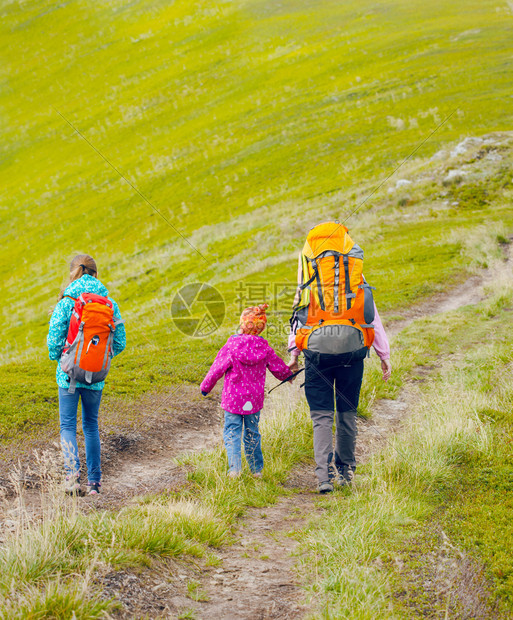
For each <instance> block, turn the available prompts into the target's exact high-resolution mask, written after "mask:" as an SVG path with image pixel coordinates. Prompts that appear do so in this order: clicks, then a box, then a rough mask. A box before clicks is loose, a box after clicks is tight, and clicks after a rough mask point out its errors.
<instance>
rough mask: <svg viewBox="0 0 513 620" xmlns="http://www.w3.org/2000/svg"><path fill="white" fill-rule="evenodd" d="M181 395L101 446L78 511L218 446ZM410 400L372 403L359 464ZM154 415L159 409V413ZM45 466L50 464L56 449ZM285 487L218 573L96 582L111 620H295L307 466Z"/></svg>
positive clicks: (167, 483)
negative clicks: (94, 485)
mask: <svg viewBox="0 0 513 620" xmlns="http://www.w3.org/2000/svg"><path fill="white" fill-rule="evenodd" d="M503 268H504V271H505V273H509V272H510V270H511V263H510V261H509V260H508V261H507V262H505V263H504V265H503ZM496 277H497V271H496V270H495V271H494V272H493V273H491V272H488V271H485V272H483V274H481V275H475V276H472V277H471V278H469V279H468V280H467V281H466V282H465V283H463V284H461V285H459V286H456V287H455V288H453V289H452V290H451V291H449V292H448V293H444V294H440V295H436V296H434V297H432V298H431V299H429V300H428V301H426V302H424V303H422V304H420V305H418V306H415V307H412V308H411V309H409V310H407V311H406V312H404V313H403V318H402V319H401V320H399V321H395V322H393V323H391V324H390V325H389V326H388V333H389V334H390V335H392V336H393V335H396V334H397V333H399V332H400V331H401V330H402V329H404V328H405V327H406V326H407V325H409V324H410V323H412V322H413V321H414V320H415V319H417V318H419V317H422V316H427V315H432V314H436V313H440V312H447V311H449V310H454V309H457V308H459V307H462V306H464V305H467V304H472V303H477V302H478V301H479V300H480V299H482V297H483V296H484V288H485V287H486V286H487V285H488V284H490V283H491V282H492V280H493V279H495V278H496ZM429 371H430V369H425V372H427V373H429ZM297 389H298V388H297ZM188 391H189V388H184V392H182V393H181V394H179V393H177V394H174V395H173V398H172V399H171V400H172V405H171V404H169V405H168V409H167V410H166V409H165V408H164V411H159V413H158V414H155V415H149V416H146V417H144V414H145V412H146V413H147V411H152V410H153V409H155V402H153V403H152V402H148V403H146V404H143V406H142V412H141V413H142V417H143V418H144V419H145V423H144V428H139V429H138V430H137V431H134V432H132V433H129V434H125V435H123V434H122V433H120V434H119V435H115V436H113V437H111V438H110V439H109V438H107V440H106V443H107V450H106V451H105V454H106V457H107V458H106V459H105V461H106V466H105V475H104V482H103V493H102V495H101V497H100V498H95V499H94V500H93V498H84V506H88V505H90V504H91V503H92V501H94V506H95V507H97V508H100V509H103V508H114V507H119V506H122V505H124V504H127V503H129V502H130V501H131V498H132V497H133V496H134V495H141V494H144V493H157V492H162V491H163V490H165V489H170V488H171V489H172V488H178V487H180V486H182V485H183V484H185V482H186V473H185V472H184V470H183V468H181V467H179V466H178V465H177V464H176V463H175V461H174V458H175V457H177V456H179V455H182V454H183V453H184V452H189V451H197V450H201V449H204V448H211V447H213V446H215V445H216V444H217V443H218V442H219V441H220V437H221V433H220V430H221V419H220V412H219V410H218V407H217V404H216V402H214V401H212V400H208V399H206V400H199V399H197V397H192V395H191V394H188V393H187V392H188ZM412 394H413V390H412V389H411V388H409V387H408V386H406V387H405V388H404V389H403V391H402V392H401V394H400V395H399V398H398V399H396V400H380V401H377V402H376V403H375V404H374V406H373V417H372V419H371V420H368V421H365V420H359V438H358V444H357V457H358V460H359V462H360V463H363V462H365V461H367V460H368V459H369V458H370V457H371V456H372V455H373V454H375V453H376V452H377V451H378V450H380V449H381V448H382V447H383V445H384V444H385V443H386V441H387V437H389V436H390V435H391V434H392V433H394V432H396V431H397V429H398V428H399V427H400V425H401V421H402V420H403V419H404V418H405V416H407V414H408V410H409V399H410V398H412ZM154 398H156V397H154ZM159 398H160V399H162V396H160V397H159ZM168 400H169V399H168ZM157 409H159V410H161V409H162V407H161V406H160V405H159V406H158V407H157ZM109 442H110V443H109ZM52 458H58V448H57V447H55V450H54V454H53V457H52ZM286 486H288V487H290V488H294V489H295V490H296V492H295V493H294V494H292V495H291V496H286V497H284V498H283V499H281V500H280V501H278V502H277V503H276V504H275V505H273V506H269V507H266V508H265V509H250V510H249V511H248V512H247V513H246V515H245V516H244V517H243V518H242V519H241V523H240V528H239V530H238V533H237V535H236V542H235V544H233V545H231V546H228V547H226V548H224V549H222V550H221V551H220V552H219V555H220V557H221V559H222V563H221V565H220V566H219V567H217V568H214V567H208V568H207V567H205V566H201V567H198V566H193V565H191V564H190V563H189V564H188V563H187V562H182V563H180V562H174V563H170V562H167V563H166V562H163V563H162V564H161V568H160V570H157V569H156V568H153V569H152V570H151V571H143V572H142V573H141V572H139V573H137V574H136V573H131V572H130V571H121V572H119V571H113V572H112V573H110V574H109V575H107V576H105V577H104V578H102V586H103V589H104V591H105V594H106V595H108V596H112V595H114V596H116V597H117V598H119V600H120V601H121V602H122V605H123V607H122V609H121V610H120V611H119V612H117V614H116V615H117V616H118V617H120V618H138V617H141V616H143V615H145V614H148V615H149V617H155V618H156V617H165V618H176V617H177V615H178V613H179V612H180V611H181V610H182V611H183V610H184V609H186V608H193V609H195V613H196V617H198V618H219V619H232V618H237V619H247V620H250V619H251V620H257V619H261V620H264V619H271V618H276V619H278V618H279V619H288V618H301V617H304V616H305V614H306V612H307V607H306V606H305V604H304V591H303V589H302V587H301V585H300V583H299V581H298V579H297V578H296V576H295V572H294V564H295V560H294V557H292V555H291V554H292V553H293V552H294V551H295V548H296V545H297V543H296V542H295V540H294V539H293V538H291V537H290V536H288V534H289V533H290V532H292V531H293V530H295V529H298V528H301V527H304V525H305V524H306V522H307V520H308V519H309V518H310V517H311V516H312V514H314V513H315V512H316V511H317V510H320V508H319V507H318V506H317V502H316V498H318V495H317V494H316V493H315V492H314V490H315V488H316V482H315V477H314V474H313V466H310V467H307V468H304V467H303V468H298V469H296V470H295V471H294V472H292V473H291V475H290V477H289V480H288V483H287V485H286ZM297 491H299V492H297ZM39 495H40V494H39V492H38V491H36V490H32V491H30V490H29V491H25V493H24V502H25V506H26V508H27V509H28V510H29V511H32V512H33V513H34V514H37V511H38V506H39V505H40V497H39ZM17 510H18V505H17V503H16V502H12V500H11V501H10V502H7V503H6V502H4V510H3V519H0V525H2V526H3V527H4V528H9V527H10V525H9V523H10V522H12V520H13V519H15V518H16V513H17ZM0 535H1V534H0ZM171 564H172V566H171ZM191 579H197V580H198V581H200V582H201V587H202V589H203V590H204V591H205V594H206V596H205V598H208V600H206V601H204V602H198V601H193V600H191V599H190V598H187V597H186V583H187V581H188V580H191Z"/></svg>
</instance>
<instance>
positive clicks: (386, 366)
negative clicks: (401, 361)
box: [381, 359, 392, 381]
mask: <svg viewBox="0 0 513 620" xmlns="http://www.w3.org/2000/svg"><path fill="white" fill-rule="evenodd" d="M381 370H382V371H383V381H388V380H389V379H390V375H391V374H392V364H391V363H390V360H389V359H388V360H381Z"/></svg>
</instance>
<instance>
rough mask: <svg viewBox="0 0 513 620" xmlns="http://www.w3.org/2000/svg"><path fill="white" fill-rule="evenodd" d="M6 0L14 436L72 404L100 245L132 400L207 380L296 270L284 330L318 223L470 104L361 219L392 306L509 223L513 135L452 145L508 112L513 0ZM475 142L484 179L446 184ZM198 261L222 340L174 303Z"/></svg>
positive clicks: (6, 241) (7, 400)
mask: <svg viewBox="0 0 513 620" xmlns="http://www.w3.org/2000/svg"><path fill="white" fill-rule="evenodd" d="M0 11H1V13H2V38H1V39H0V47H1V50H2V57H3V58H4V63H3V65H2V74H1V78H2V89H1V90H0V107H1V109H2V123H1V125H0V130H1V131H2V137H3V147H2V155H1V158H0V181H1V183H2V187H3V199H2V202H1V206H0V219H1V221H2V233H1V234H2V235H3V236H2V244H1V249H0V274H1V275H2V278H0V292H1V296H2V299H3V300H4V301H3V306H4V322H3V339H2V347H1V353H2V355H1V360H2V362H3V365H2V366H1V367H0V374H1V377H2V382H1V383H2V386H3V388H2V391H1V396H2V398H0V402H2V410H1V411H0V425H1V432H2V435H6V436H13V435H16V434H18V435H19V434H20V431H21V432H23V433H25V432H26V431H27V428H28V427H29V426H30V425H32V424H36V425H39V424H45V423H47V422H48V420H50V419H51V418H52V417H53V416H54V415H55V414H54V410H55V403H54V401H53V400H52V399H53V398H54V396H52V395H51V390H52V385H53V379H52V367H53V366H52V364H49V363H48V362H47V361H45V357H46V353H45V349H44V344H43V340H44V336H45V333H46V329H47V311H48V309H49V307H51V305H52V304H53V303H54V300H55V296H56V294H57V291H58V288H59V286H60V284H61V283H63V281H64V278H65V276H66V261H67V260H68V259H69V257H70V256H71V255H73V253H75V252H76V251H87V252H89V253H91V254H93V255H94V256H95V257H96V259H97V261H98V264H99V266H100V267H99V269H100V277H101V278H102V280H103V281H104V282H105V283H106V284H107V286H108V287H109V289H110V290H111V293H112V295H113V296H114V297H115V298H116V299H117V300H118V301H119V303H120V306H121V309H122V312H123V315H124V318H125V320H126V325H127V330H128V336H129V345H128V349H127V351H126V352H125V353H124V354H123V356H122V357H120V358H118V359H117V360H116V365H115V368H114V369H113V371H112V373H111V377H110V379H109V383H108V388H107V390H106V396H107V397H108V394H109V393H115V394H118V395H123V396H125V397H128V398H135V397H137V396H138V395H140V394H143V393H146V392H148V391H152V390H158V389H161V388H162V387H165V386H167V385H169V384H174V383H179V382H181V381H184V380H185V381H192V382H196V381H198V380H199V379H200V377H201V376H202V374H203V373H204V372H205V370H206V368H207V367H208V363H209V362H210V360H211V358H212V357H213V355H214V353H215V351H216V349H217V348H218V347H219V345H220V344H221V343H222V341H223V340H224V338H225V337H226V335H227V334H228V333H230V331H231V330H233V328H234V326H235V325H236V321H237V315H238V311H239V307H238V306H239V303H238V302H237V301H236V297H237V294H236V290H237V286H238V283H239V282H240V281H243V282H246V283H248V282H249V283H252V282H256V281H260V282H266V283H267V284H268V286H269V290H270V289H271V288H272V287H273V286H275V285H278V284H279V285H280V286H281V284H284V283H285V284H286V285H287V286H288V289H289V291H288V292H287V293H285V294H284V295H283V296H282V298H281V299H280V300H279V303H278V302H277V301H276V300H274V299H271V301H272V302H273V303H272V306H271V310H272V311H275V312H276V316H275V322H276V323H277V324H278V326H285V325H286V318H287V317H286V314H287V313H288V309H289V308H290V306H291V303H292V297H293V291H292V288H293V284H294V279H295V272H296V262H295V258H294V256H295V255H296V253H297V251H298V249H299V247H300V246H301V244H302V239H303V238H304V235H305V232H306V230H307V229H308V227H309V226H311V225H312V224H313V223H315V222H316V221H318V220H319V219H323V218H325V217H342V218H343V217H344V216H345V215H347V214H349V213H351V212H352V211H353V210H354V209H355V208H356V207H358V205H360V204H361V203H362V201H363V200H364V199H365V198H366V197H367V196H368V195H369V193H370V192H371V191H372V189H373V188H375V187H376V186H377V184H378V183H379V182H380V181H381V180H383V179H384V178H385V177H386V176H387V175H388V174H389V173H391V172H392V171H393V170H394V169H395V168H396V167H397V165H398V163H399V162H401V161H402V160H403V159H404V158H405V157H406V156H408V155H409V154H410V153H412V151H413V150H414V149H415V148H416V147H417V146H419V144H420V143H421V142H422V141H423V140H424V139H425V138H426V137H427V136H428V135H429V134H430V133H431V132H432V131H433V129H434V128H435V127H437V125H438V124H439V123H440V122H441V121H442V120H443V119H444V118H445V117H446V116H447V115H448V114H450V113H451V112H453V111H454V110H455V109H456V108H458V109H457V111H456V112H455V113H454V114H453V115H452V116H451V118H450V120H448V121H447V122H446V123H445V124H444V125H443V126H441V127H440V129H439V130H438V131H437V132H436V133H435V134H433V135H432V136H431V138H430V139H429V140H428V141H427V142H426V143H425V144H424V145H423V146H422V147H421V148H420V150H418V151H417V152H416V153H415V158H417V159H415V160H414V161H413V162H408V163H407V164H406V165H405V166H404V167H403V168H402V170H401V172H400V173H398V175H400V176H404V175H406V177H407V178H411V180H413V181H414V184H413V186H412V187H411V188H408V191H406V190H401V191H400V192H393V193H392V194H391V195H390V194H388V193H387V192H386V191H385V190H387V189H388V188H389V187H390V184H392V185H393V183H394V182H395V179H396V178H397V176H396V177H395V178H394V179H392V180H391V181H390V183H388V184H386V185H385V186H384V187H383V188H382V189H380V190H379V191H378V192H377V193H375V194H373V195H372V196H371V198H370V199H369V200H367V201H366V202H365V203H364V204H363V205H362V206H361V208H360V209H359V210H358V211H357V212H356V213H355V214H354V215H353V216H352V217H351V219H350V221H349V225H350V228H351V230H352V232H354V236H355V238H356V239H357V240H358V242H360V244H361V245H363V246H364V249H365V250H366V256H367V262H366V264H367V267H366V273H367V275H368V277H369V279H370V280H372V283H373V284H374V285H376V286H377V289H378V291H377V300H378V303H379V305H380V308H382V309H383V310H388V309H389V310H393V309H395V310H399V311H400V308H401V307H403V306H404V305H405V304H406V305H407V304H409V303H411V302H413V301H414V300H416V299H419V298H422V297H425V296H427V295H429V294H430V293H431V292H433V291H435V290H439V289H441V288H442V289H443V288H445V287H446V286H448V285H449V284H450V283H451V282H453V281H454V280H455V279H458V278H459V277H461V273H462V272H464V271H465V270H466V269H467V268H468V266H469V265H468V262H467V259H468V255H466V254H464V253H463V254H462V253H461V247H462V238H464V237H465V236H466V235H467V234H471V233H472V231H474V230H476V228H477V227H478V226H482V225H484V224H485V223H486V224H487V225H490V226H491V227H492V228H493V227H494V226H496V225H497V226H499V225H500V226H502V229H501V231H500V233H501V234H503V233H504V232H506V234H509V232H510V231H511V229H512V226H511V215H510V208H509V203H508V200H507V196H508V195H510V194H511V164H510V162H511V158H510V156H509V155H508V152H506V153H505V157H504V159H503V160H502V161H501V162H496V163H495V164H494V165H493V166H492V165H491V163H490V162H489V161H488V160H487V159H486V157H487V155H488V154H489V153H490V152H491V153H492V155H493V154H494V153H495V151H496V150H497V149H495V147H493V146H490V145H485V146H484V147H483V149H480V147H476V148H474V149H473V150H472V149H471V150H470V151H469V153H468V154H463V155H462V156H461V157H457V158H456V159H454V158H451V157H450V156H449V151H450V149H451V148H453V147H454V144H455V142H457V141H458V140H460V139H461V138H462V137H465V136H467V135H469V134H472V135H481V134H483V133H486V132H489V131H501V130H504V129H506V128H509V127H510V125H511V112H510V108H511V106H507V105H500V106H498V105H496V101H497V100H500V101H504V102H506V101H507V100H508V98H509V97H510V86H509V73H510V68H511V55H510V46H509V41H510V38H511V25H510V17H509V15H508V8H507V6H506V5H505V6H504V7H496V5H495V4H494V3H493V2H491V1H486V2H477V1H476V2H471V3H470V4H469V3H468V2H465V3H463V2H462V1H461V2H460V1H458V2H456V3H452V4H450V5H447V4H446V3H443V2H438V1H437V2H436V3H435V4H434V5H433V3H431V4H430V5H429V6H427V5H425V3H424V4H423V3H420V2H417V3H413V4H412V3H411V2H410V3H406V2H403V1H401V0H394V1H393V2H388V3H387V4H386V5H382V6H378V5H376V4H375V3H371V2H370V1H368V0H365V2H363V4H362V3H361V2H360V3H352V2H349V3H347V2H346V3H340V2H335V1H333V0H323V2H320V3H319V2H313V0H302V1H301V2H300V3H291V2H284V3H281V4H280V5H279V6H277V5H276V3H274V2H268V1H263V0H244V1H243V0H240V1H237V2H229V3H228V2H222V1H221V0H220V1H219V2H215V3H205V2H201V1H196V2H193V3H191V2H185V0H180V1H177V2H175V3H173V4H172V5H169V4H168V3H164V2H157V3H155V2H154V3H151V6H150V5H149V4H148V2H146V1H139V2H134V3H132V4H130V5H129V6H128V5H126V4H125V3H122V2H114V3H112V2H109V3H106V2H97V3H95V4H94V5H91V4H90V3H85V2H81V1H79V0H74V1H72V2H70V3H67V4H61V5H55V4H53V3H51V2H50V1H49V0H33V1H32V2H30V3H29V4H27V3H25V4H24V5H23V8H21V7H20V6H18V5H16V4H14V3H8V2H4V3H2V4H1V5H0ZM435 15H436V18H435V17H434V16H435ZM442 67H450V70H446V69H444V70H442V69H441V68H442ZM56 110H58V111H60V112H61V113H62V114H63V115H64V116H65V117H66V118H67V119H69V121H70V122H71V123H73V124H74V125H75V126H76V127H77V129H78V130H79V131H80V132H82V133H83V135H84V137H85V138H87V140H89V141H90V142H91V143H92V144H93V145H94V146H95V148H97V149H99V150H100V151H101V152H102V153H103V154H104V155H105V156H106V157H107V158H108V159H109V161H111V162H112V163H113V165H114V166H116V167H117V168H118V169H119V170H120V171H121V172H122V174H123V175H125V176H126V178H127V179H129V180H130V182H131V183H133V184H135V186H136V187H137V188H138V189H140V191H141V192H142V193H143V194H144V195H145V196H147V198H148V199H149V200H150V201H151V202H152V204H153V205H154V206H155V208H156V209H157V210H158V211H159V212H160V214H161V215H162V216H164V218H167V219H168V220H169V222H171V224H172V226H169V225H168V224H167V223H166V222H165V221H164V219H163V218H162V217H161V215H159V213H157V212H156V211H155V210H154V209H153V208H152V207H150V206H149V205H148V204H147V202H145V201H144V200H143V199H142V198H141V197H140V196H139V195H138V194H137V193H136V192H134V190H133V189H132V188H130V187H129V186H128V185H127V183H126V182H125V181H123V180H122V179H121V178H120V177H119V175H118V174H117V173H116V172H115V171H114V170H113V169H112V168H111V167H110V166H109V165H108V164H107V163H106V162H105V161H104V160H103V159H102V158H101V157H100V156H99V155H98V154H97V153H96V152H95V151H94V150H93V149H92V148H91V147H90V146H89V145H88V144H87V143H86V142H85V141H84V140H83V139H82V138H80V137H79V136H78V134H76V133H75V132H74V131H73V130H72V129H71V127H70V126H69V125H68V124H67V123H66V122H65V121H64V120H63V118H62V117H61V116H60V115H59V114H58V113H57V112H56ZM447 144H450V146H449V147H448V146H447ZM441 147H443V149H444V152H445V155H443V154H442V156H441V157H438V158H435V159H432V160H431V159H430V158H431V156H432V155H434V154H435V153H437V152H439V150H440V148H441ZM501 148H502V147H500V148H499V149H498V152H499V154H501V156H502V155H503V152H502V150H501ZM483 150H484V154H483V153H482V152H481V151H483ZM472 158H473V160H474V164H475V174H474V176H476V175H477V176H479V175H478V172H479V170H481V169H483V170H484V177H483V174H481V176H480V177H479V178H475V179H473V180H472V182H471V183H470V184H469V185H468V186H467V184H466V181H467V179H466V177H462V179H463V181H462V183H461V184H459V185H458V184H456V185H454V186H453V185H451V186H444V185H442V178H441V175H445V174H447V171H448V170H449V169H451V168H454V167H455V166H456V167H457V166H459V165H461V163H462V162H463V163H464V162H465V161H467V160H469V161H470V160H472ZM492 177H493V178H496V177H497V178H496V180H495V181H494V183H493V184H492V183H491V178H492ZM416 179H417V180H416ZM492 185H493V187H492ZM445 202H448V203H449V206H447V205H445V204H444V203H445ZM454 202H458V206H451V205H452V203H454ZM504 228H505V230H504ZM176 230H178V231H180V233H182V234H183V235H185V236H186V237H187V238H188V239H189V241H190V243H191V244H192V245H193V246H194V247H195V248H197V249H198V250H199V251H200V252H201V254H203V255H204V256H205V257H206V262H205V261H204V260H203V258H201V256H200V255H199V254H198V253H196V252H195V251H194V250H193V249H192V248H191V246H190V245H189V244H188V243H186V242H185V241H184V240H183V239H182V238H181V237H180V236H179V235H178V234H177V232H176ZM450 231H453V232H455V233H458V232H459V237H458V238H457V239H456V240H454V239H453V240H452V241H451V240H449V241H448V240H447V235H448V233H449V232H450ZM419 241H420V243H419ZM391 271H392V272H393V274H394V279H393V282H392V283H391V282H390V273H391ZM197 280H202V281H209V282H211V283H212V284H214V285H215V286H216V287H218V288H219V290H220V291H221V292H222V294H223V295H224V297H225V299H226V302H227V316H226V319H225V323H224V325H223V328H222V329H221V330H220V331H218V332H217V333H216V334H214V336H213V337H212V338H208V339H203V340H191V339H188V338H184V336H183V335H182V334H180V333H179V332H177V330H176V329H175V328H174V327H173V325H172V322H171V316H170V304H171V300H172V297H173V295H174V293H175V292H176V291H177V290H178V289H179V288H180V286H181V285H182V284H184V283H186V282H193V281H197ZM269 295H270V296H271V297H272V295H271V293H270V292H269ZM246 301H248V302H250V301H253V300H250V299H247V300H246ZM257 301H259V300H257ZM278 306H279V308H278ZM272 340H273V344H275V345H278V344H279V345H280V348H281V351H283V350H284V344H283V341H284V337H283V336H280V337H273V338H272ZM156 353H158V355H156ZM135 377H136V379H135ZM134 379H135V380H134ZM28 383H30V385H28ZM27 388H28V391H29V393H28V394H27V393H26V390H27ZM105 403H106V404H107V405H108V398H107V399H106V401H105Z"/></svg>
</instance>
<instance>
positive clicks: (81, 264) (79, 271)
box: [57, 254, 98, 302]
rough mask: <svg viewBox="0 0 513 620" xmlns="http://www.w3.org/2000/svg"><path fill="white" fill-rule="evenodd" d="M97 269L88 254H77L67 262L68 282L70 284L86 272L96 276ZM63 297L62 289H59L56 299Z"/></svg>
mask: <svg viewBox="0 0 513 620" xmlns="http://www.w3.org/2000/svg"><path fill="white" fill-rule="evenodd" d="M97 273H98V269H97V268H96V262H95V260H94V258H93V257H92V256H89V254H77V256H75V258H73V259H72V261H71V263H70V264H69V282H68V284H71V283H72V282H74V281H75V280H78V279H79V278H81V277H82V276H83V275H84V274H88V275H90V276H93V277H95V278H96V274H97ZM63 297H64V291H63V290H61V292H60V293H59V297H58V299H57V301H58V302H59V301H60V300H61V299H62V298H63Z"/></svg>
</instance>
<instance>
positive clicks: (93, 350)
mask: <svg viewBox="0 0 513 620" xmlns="http://www.w3.org/2000/svg"><path fill="white" fill-rule="evenodd" d="M71 299H74V298H73V297H71ZM119 323H122V321H121V320H116V319H114V307H113V303H112V301H111V300H110V299H108V298H107V297H103V296H102V295H97V294H96V293H82V295H80V297H79V298H78V299H76V300H75V306H74V308H73V312H72V314H71V320H70V324H69V330H68V336H67V338H66V345H65V347H64V351H63V353H62V357H61V368H62V370H63V371H64V372H65V373H66V374H67V375H68V376H69V377H70V379H71V381H70V387H69V392H70V393H73V392H74V391H75V386H76V383H77V381H78V382H79V383H85V384H87V385H91V384H92V383H99V382H100V381H103V380H104V379H105V377H106V376H107V373H108V372H109V369H110V361H111V359H112V357H113V351H112V344H113V340H114V331H115V329H116V325H117V324H119Z"/></svg>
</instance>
